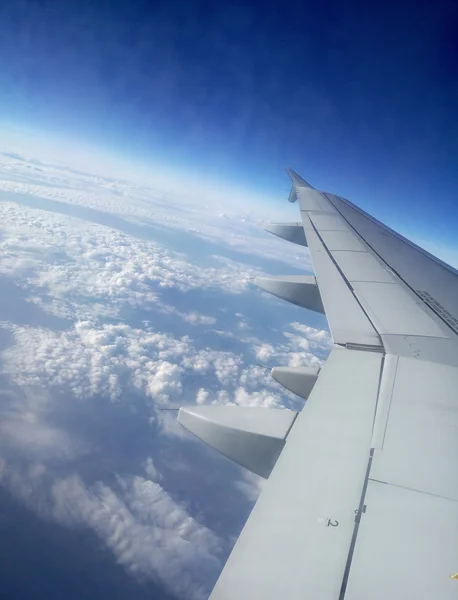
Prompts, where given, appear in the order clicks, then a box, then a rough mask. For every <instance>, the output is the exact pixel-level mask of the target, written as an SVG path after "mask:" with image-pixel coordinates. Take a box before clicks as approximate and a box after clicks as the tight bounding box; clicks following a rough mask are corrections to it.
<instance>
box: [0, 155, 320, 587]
mask: <svg viewBox="0 0 458 600" xmlns="http://www.w3.org/2000/svg"><path fill="white" fill-rule="evenodd" d="M3 163H4V164H3V166H2V169H1V170H2V179H1V180H0V194H1V198H2V200H3V201H2V203H1V204H0V219H1V221H0V222H1V226H0V227H1V234H2V235H1V238H0V244H1V251H2V256H3V260H2V262H1V265H0V286H2V288H3V289H4V290H8V294H4V295H3V297H4V298H6V300H4V301H3V304H2V305H1V306H0V310H1V312H0V318H1V319H3V320H2V321H1V322H0V343H1V344H2V355H1V373H0V377H1V386H2V388H3V391H2V390H0V413H1V415H0V416H1V419H0V423H1V424H0V438H1V441H0V457H1V462H0V464H1V469H0V471H1V482H2V485H3V486H4V487H5V489H8V490H9V491H10V493H12V494H13V495H14V496H15V497H16V498H17V499H18V500H19V501H21V502H23V503H24V504H25V505H26V506H28V507H29V508H30V509H31V510H33V511H34V512H36V513H37V514H38V515H40V517H41V518H44V519H47V520H52V521H54V522H57V523H60V524H62V525H64V526H66V527H70V528H79V527H86V528H89V529H90V530H92V531H93V532H94V533H95V534H96V535H97V536H98V538H99V539H100V540H101V541H102V543H103V544H104V546H105V547H106V548H108V549H109V550H110V551H111V552H112V553H113V555H114V557H115V558H116V561H117V563H118V564H119V565H122V566H123V567H124V568H125V569H126V570H127V571H128V572H129V573H131V574H132V575H133V576H135V577H137V578H140V579H146V580H152V581H157V582H159V583H160V584H161V585H162V586H165V588H166V589H167V590H168V591H169V592H170V593H172V594H175V595H176V596H178V597H189V598H204V597H205V596H206V595H207V594H208V591H209V590H210V589H211V586H212V585H213V583H214V581H215V579H216V577H217V576H218V573H219V571H220V569H221V568H222V565H223V564H224V560H225V558H226V557H227V555H228V553H229V551H230V548H231V545H232V544H233V542H234V540H235V538H236V536H237V534H238V532H239V530H240V527H241V525H242V523H243V519H244V518H246V516H247V515H248V512H249V510H250V507H251V506H252V503H253V501H254V500H255V499H256V497H257V494H258V493H259V482H258V480H257V478H256V477H254V476H251V475H250V474H248V473H245V472H243V471H242V470H240V469H239V468H238V467H235V466H234V465H232V464H230V463H228V461H226V459H223V458H221V457H219V456H217V455H216V454H214V453H212V452H211V451H208V450H207V449H206V448H205V447H203V446H202V445H201V444H200V443H199V442H196V441H194V440H193V439H191V438H190V437H189V436H188V435H187V434H186V433H185V432H184V431H183V430H182V429H180V428H179V427H178V426H177V424H176V422H175V418H174V415H173V413H170V412H165V413H164V412H162V411H161V410H160V408H161V407H163V406H164V405H167V404H168V403H170V402H173V403H183V404H186V403H195V402H197V403H199V404H205V403H226V404H239V405H243V406H259V407H279V408H280V407H284V406H290V407H295V408H298V407H300V406H301V405H302V404H301V401H300V400H299V399H298V398H296V397H294V396H292V395H291V394H289V393H285V391H284V390H283V389H282V388H280V386H279V385H278V384H276V383H275V382H274V381H273V380H272V379H271V378H270V375H269V371H268V369H266V366H267V367H271V366H274V365H275V364H284V365H292V366H296V365H319V364H321V363H322V361H323V360H324V359H325V358H326V354H327V352H328V350H329V347H330V343H331V340H330V336H329V333H328V331H327V330H326V328H325V323H324V321H319V320H317V317H316V316H313V315H311V313H308V312H307V311H300V309H297V307H291V306H287V305H284V304H281V303H279V302H278V301H277V300H276V299H274V298H270V297H268V296H266V295H265V294H261V293H260V292H258V291H257V290H255V289H253V286H252V284H251V280H252V279H253V278H254V277H255V276H256V275H258V274H260V273H263V272H266V271H268V270H269V268H270V267H272V268H273V269H274V270H275V269H278V270H281V269H284V270H286V271H287V270H288V269H294V268H296V269H297V268H298V267H302V268H303V269H305V270H306V269H307V268H309V264H310V263H309V262H308V256H307V254H306V253H305V251H303V250H302V249H301V251H300V252H298V251H296V249H293V252H291V251H290V252H288V250H290V248H289V247H287V246H285V245H284V244H282V243H281V242H279V241H278V240H275V239H273V238H272V237H268V236H267V234H264V233H262V232H261V231H260V228H259V223H260V217H261V215H256V213H255V211H254V209H253V208H252V207H250V211H251V212H250V213H244V214H237V213H235V212H232V211H231V210H222V209H221V206H218V207H215V208H213V209H211V208H209V207H205V208H202V206H199V205H198V204H196V203H195V202H192V201H190V200H189V199H186V200H183V199H182V198H180V197H174V198H173V202H171V201H170V198H167V197H166V198H164V196H163V194H162V195H160V194H159V193H158V192H157V191H155V190H152V189H148V188H146V187H144V186H140V185H138V184H135V183H132V182H127V181H124V180H113V179H111V180H108V179H104V178H101V177H98V178H97V177H95V176H92V175H87V174H83V173H76V172H74V171H72V170H70V169H69V170H63V169H62V168H61V167H59V168H57V167H56V166H55V165H50V164H44V163H43V162H40V161H38V162H35V163H34V162H31V161H26V160H24V159H22V158H20V157H14V156H13V157H12V156H10V157H3ZM307 319H308V321H309V324H306V322H307ZM312 325H313V326H312ZM258 363H261V364H258ZM108 465H109V467H108ZM215 469H216V470H215ZM207 473H208V474H210V473H211V477H210V476H207V475H206V474H207ZM215 500H217V502H216V503H215Z"/></svg>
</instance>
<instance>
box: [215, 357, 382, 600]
mask: <svg viewBox="0 0 458 600" xmlns="http://www.w3.org/2000/svg"><path fill="white" fill-rule="evenodd" d="M381 362H382V356H381V355H380V354H378V353H373V352H359V351H354V350H345V349H341V348H335V349H334V350H332V352H331V355H330V357H329V359H328V361H327V362H326V364H325V365H324V367H323V368H322V370H321V373H320V376H319V378H318V381H317V382H316V384H315V387H314V388H313V390H312V393H311V395H310V397H309V400H308V402H307V404H306V406H305V408H304V410H303V411H302V412H301V413H300V414H299V416H298V418H297V419H296V422H295V425H294V427H293V428H292V430H291V432H290V434H289V435H288V438H287V441H286V445H285V448H284V450H283V452H282V454H281V455H280V457H279V459H278V461H277V464H276V466H275V468H274V470H273V471H272V474H271V476H270V478H269V479H268V481H267V482H266V484H265V487H264V489H263V492H262V494H261V496H260V498H259V500H258V502H257V503H256V505H255V507H254V509H253V512H252V514H251V516H250V518H249V520H248V522H247V524H246V525H245V528H244V530H243V531H242V534H241V535H240V537H239V540H238V541H237V543H236V545H235V547H234V549H233V551H232V554H231V556H230V557H229V560H228V562H227V563H226V567H225V568H224V570H223V572H222V574H221V576H220V578H219V580H218V582H217V584H216V586H215V588H214V590H213V593H212V595H211V598H212V599H213V600H222V599H224V600H226V599H229V598H230V599H233V598H237V599H239V600H261V599H262V600H265V599H266V598H288V599H289V600H299V599H300V600H303V598H304V597H308V598H320V600H331V599H332V600H336V599H337V598H338V597H339V593H340V589H341V586H342V581H343V577H344V573H345V568H346V564H347V560H348V552H349V548H350V545H351V540H352V537H353V535H354V529H355V511H357V510H358V507H359V506H360V501H361V495H362V492H363V489H364V481H365V475H366V472H367V465H368V461H369V460H370V440H371V432H372V423H373V418H374V411H375V406H376V402H377V392H378V381H379V375H380V369H381Z"/></svg>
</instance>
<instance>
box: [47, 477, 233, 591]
mask: <svg viewBox="0 0 458 600" xmlns="http://www.w3.org/2000/svg"><path fill="white" fill-rule="evenodd" d="M118 483H119V488H120V492H119V493H116V492H115V491H114V490H113V489H112V488H110V487H109V486H107V485H104V484H101V483H98V484H96V485H94V486H92V487H91V488H87V487H86V486H85V485H84V483H83V482H82V480H81V479H80V478H79V477H78V476H77V475H72V476H70V477H67V478H65V479H61V480H58V481H56V482H55V483H54V484H53V486H52V494H51V496H52V501H53V505H52V508H51V511H52V516H53V517H54V518H55V519H56V520H58V521H59V522H61V523H63V524H65V525H70V526H75V525H85V526H88V527H90V528H91V529H93V530H94V531H95V532H96V534H97V535H98V536H99V537H100V539H101V540H102V541H103V542H104V543H105V544H106V545H107V546H108V548H110V549H111V550H112V552H113V553H114V555H115V556H116V559H117V561H118V562H119V563H120V564H122V565H124V566H125V567H126V568H127V569H128V570H129V571H131V572H132V573H134V574H136V575H139V576H143V577H160V579H161V580H162V581H163V582H165V583H166V585H167V587H168V588H169V590H170V591H172V592H173V593H175V594H176V595H177V596H178V597H183V596H186V597H189V598H196V599H197V598H206V597H207V595H208V592H209V582H212V581H214V580H215V578H216V576H217V573H218V571H219V569H220V568H221V555H222V554H223V552H224V550H225V548H224V543H223V542H222V541H221V540H219V539H218V538H217V536H215V534H214V533H212V532H211V531H210V530H209V529H208V528H207V527H205V526H203V525H201V524H199V523H198V522H197V521H196V520H195V519H193V518H192V517H191V516H190V515H189V514H188V512H187V511H186V509H185V508H184V507H183V506H181V505H179V504H177V503H176V502H175V501H174V500H173V499H172V498H171V496H170V495H169V494H167V492H165V490H164V489H163V488H162V487H161V485H160V484H159V483H157V482H155V481H152V480H148V479H144V478H143V477H138V476H137V477H132V478H119V481H118Z"/></svg>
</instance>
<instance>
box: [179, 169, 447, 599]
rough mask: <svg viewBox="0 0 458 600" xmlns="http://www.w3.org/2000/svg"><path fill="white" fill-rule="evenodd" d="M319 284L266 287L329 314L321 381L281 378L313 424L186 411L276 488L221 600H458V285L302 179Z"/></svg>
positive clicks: (221, 585)
mask: <svg viewBox="0 0 458 600" xmlns="http://www.w3.org/2000/svg"><path fill="white" fill-rule="evenodd" d="M289 174H290V176H291V179H292V189H291V194H290V197H289V200H290V201H291V202H297V203H298V204H299V208H300V217H301V222H299V223H279V224H272V225H270V226H269V227H268V230H269V231H270V232H272V233H274V234H275V235H278V236H280V237H282V238H284V239H287V240H289V241H292V242H294V243H296V244H301V245H306V246H308V248H309V250H310V255H311V258H312V263H313V268H314V271H315V275H314V276H313V277H312V276H299V277H298V276H290V277H289V276H284V277H272V278H258V280H257V281H256V283H257V284H258V285H259V286H260V287H261V288H263V289H264V290H267V291H269V292H271V293H273V294H275V295H276V296H279V297H281V298H284V299H285V300H288V301H290V302H293V303H295V304H298V305H300V306H304V307H307V308H309V309H311V310H315V311H319V312H324V313H325V314H326V317H327V319H328V322H329V328H330V330H331V333H332V337H333V341H334V345H333V349H332V351H331V353H330V355H329V358H328V360H327V361H326V363H325V364H324V366H323V368H322V369H321V370H320V371H319V372H318V371H316V370H313V369H304V368H302V369H292V368H290V369H288V368H283V367H277V368H275V369H273V370H272V375H273V376H274V377H275V379H277V380H278V381H279V382H280V383H282V384H283V385H284V386H285V387H287V388H288V389H290V390H292V391H293V392H295V393H297V394H299V395H300V396H302V397H304V398H308V400H307V402H306V404H305V407H304V409H303V410H302V412H300V413H299V414H298V413H295V412H293V411H282V410H274V409H243V408H239V407H212V406H209V407H205V406H202V407H193V408H186V407H185V408H182V409H180V413H179V420H180V422H182V423H183V425H185V426H186V427H187V428H188V429H189V430H190V431H192V432H193V433H195V434H196V435H198V436H199V437H200V438H201V439H203V440H204V441H206V442H207V443H209V444H210V445H212V446H213V447H215V448H217V449H218V450H220V451H221V452H223V454H225V455H226V456H228V457H230V458H232V459H233V460H235V461H236V462H238V463H239V464H242V465H244V466H246V467H247V468H250V469H251V470H252V471H254V472H257V473H258V474H260V475H262V476H264V477H266V478H267V482H266V484H265V486H264V489H263V491H262V493H261V495H260V497H259V499H258V501H257V503H256V505H255V507H254V509H253V511H252V513H251V515H250V517H249V519H248V521H247V523H246V525H245V527H244V529H243V531H242V533H241V535H240V537H239V539H238V541H237V543H236V544H235V546H234V549H233V551H232V553H231V555H230V557H229V559H228V562H227V563H226V566H225V568H224V569H223V571H222V573H221V576H220V578H219V580H218V582H217V584H216V586H215V588H214V590H213V592H212V595H211V599H212V600H229V599H237V600H258V599H259V600H261V599H262V600H266V599H278V598H285V599H288V600H299V599H300V600H304V599H307V598H308V599H311V600H318V599H319V600H343V599H345V600H368V598H370V599H371V600H386V598H391V599H401V598H402V599H405V598H415V600H423V599H424V600H431V598H440V599H441V600H442V599H444V600H447V599H450V600H452V599H453V600H456V599H457V598H458V272H457V271H456V270H455V269H453V268H452V267H450V266H448V265H446V264H445V263H443V262H442V261H440V260H438V259H437V258H435V257H434V256H432V255H431V254H429V253H427V252H425V251H424V250H422V249H421V248H419V247H418V246H416V245H415V244H413V243H412V242H410V241H408V240H407V239H405V238H404V237H402V236H401V235H399V234H397V233H395V232H394V231H392V230H391V229H389V228H388V227H386V226H384V225H383V224H382V223H380V222H379V221H377V220H376V219H374V218H373V217H371V216H370V215H368V214H367V213H365V212H364V211H362V210H360V209H359V208H357V207H356V206H355V205H353V204H352V203H351V202H349V201H348V200H345V199H344V198H341V197H339V196H335V195H333V194H328V193H325V192H321V191H318V190H316V189H314V188H313V187H312V186H311V185H310V184H308V183H307V182H306V181H305V180H303V179H302V178H301V177H299V176H298V175H297V174H296V173H295V172H294V171H291V170H290V171H289Z"/></svg>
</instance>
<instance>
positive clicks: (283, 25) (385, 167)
mask: <svg viewBox="0 0 458 600" xmlns="http://www.w3.org/2000/svg"><path fill="white" fill-rule="evenodd" d="M0 52H1V57H2V60H1V63H0V87H1V89H2V91H1V94H2V97H3V100H2V106H3V110H4V111H5V116H4V119H5V120H10V121H11V122H15V121H16V122H21V123H23V124H24V123H26V124H28V125H30V126H34V127H41V128H44V129H50V130H52V131H57V132H61V133H65V135H70V136H75V138H76V137H78V138H82V139H86V140H92V141H95V142H96V143H98V144H101V145H104V146H107V147H110V148H111V149H117V151H119V152H123V153H126V154H130V155H134V156H136V157H137V158H138V159H140V160H143V161H146V160H148V159H149V157H151V158H154V157H157V156H160V157H161V160H163V161H165V162H167V163H169V164H170V165H171V166H177V167H184V168H187V169H196V170H200V171H203V170H204V169H207V170H209V172H210V173H211V174H213V175H214V174H216V175H217V176H219V177H221V178H223V179H225V180H228V179H232V180H233V181H234V182H235V183H242V184H247V185H250V186H251V187H253V188H258V189H259V190H261V191H262V190H263V189H265V190H269V191H270V195H272V190H274V191H275V190H278V193H282V192H283V191H284V190H286V188H287V186H288V184H287V181H286V179H285V178H284V172H283V170H282V169H283V167H284V166H286V165H291V166H293V167H294V168H296V170H298V171H299V172H301V173H302V174H303V175H304V177H305V178H306V179H309V180H310V181H311V182H312V183H313V184H315V185H317V186H318V187H323V188H327V189H328V190H329V191H335V192H338V193H341V194H343V195H346V196H347V197H350V198H351V199H353V200H354V201H356V202H358V203H360V204H363V205H364V206H365V208H366V209H370V210H371V209H372V212H375V213H376V215H377V216H379V217H380V218H382V219H385V220H388V221H390V218H391V217H392V215H393V214H395V217H396V218H394V217H393V221H394V222H395V223H401V222H403V221H404V223H405V221H406V220H407V219H412V222H413V223H414V224H415V226H418V227H419V226H420V224H421V223H422V222H423V223H424V222H426V221H428V228H430V231H428V233H429V234H431V235H430V236H429V237H431V238H432V239H436V240H441V239H442V238H443V239H444V241H445V242H446V243H448V244H449V243H451V242H452V241H453V239H454V236H453V233H454V230H455V229H456V228H458V220H457V213H458V208H455V205H456V204H457V203H458V198H457V193H456V190H457V184H458V169H457V162H458V118H457V107H458V68H457V65H458V4H457V3H456V2H455V1H454V0H438V1H437V2H431V1H430V0H428V1H423V0H419V1H416V2H415V3H411V2H407V1H406V0H401V1H400V2H383V3H378V4H374V3H370V2H358V1H348V2H340V1H330V2H329V1H325V2H298V3H297V5H296V4H294V3H288V2H276V3H268V2H246V3H244V2H218V1H216V2H205V1H195V0H189V1H187V2H184V1H183V2H178V1H175V0H168V1H166V2H154V1H151V0H149V1H146V2H140V1H137V0H129V1H125V2H116V1H115V0H111V1H108V0H97V2H93V1H86V0H77V1H72V0H67V1H65V2H61V1H59V2H57V1H50V2H38V1H36V0H34V1H33V2H32V1H31V2H27V1H23V2H17V3H14V5H11V6H6V5H4V6H3V7H2V8H1V9H0ZM363 199H365V200H363ZM432 209H439V210H432ZM444 215H445V216H444ZM450 223H452V224H450ZM407 229H408V228H407ZM420 235H421V232H420Z"/></svg>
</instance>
